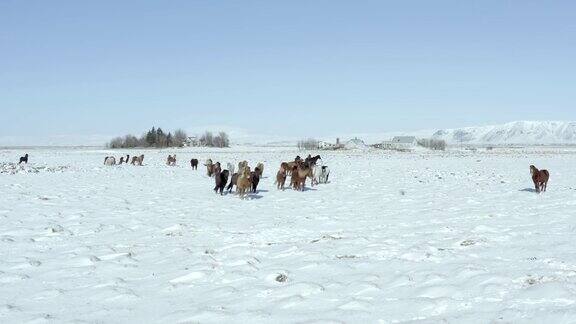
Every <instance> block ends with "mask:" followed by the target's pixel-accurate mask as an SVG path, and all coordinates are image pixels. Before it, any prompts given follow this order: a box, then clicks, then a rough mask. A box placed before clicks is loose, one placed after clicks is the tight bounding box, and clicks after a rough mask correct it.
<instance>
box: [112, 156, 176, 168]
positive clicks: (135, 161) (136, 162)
mask: <svg viewBox="0 0 576 324" xmlns="http://www.w3.org/2000/svg"><path fill="white" fill-rule="evenodd" d="M174 158H176V155H174ZM143 162H144V154H142V155H140V156H133V157H132V162H130V155H126V158H124V157H123V156H122V157H120V160H119V161H118V163H116V158H115V157H113V156H107V157H105V158H104V165H116V164H118V165H122V164H124V163H126V164H128V163H130V164H132V165H139V166H142V163H143Z"/></svg>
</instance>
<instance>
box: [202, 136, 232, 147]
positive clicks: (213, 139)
mask: <svg viewBox="0 0 576 324" xmlns="http://www.w3.org/2000/svg"><path fill="white" fill-rule="evenodd" d="M198 144H199V145H200V146H208V147H230V138H229V137H228V134H226V132H219V133H218V135H213V134H212V132H206V133H204V135H202V136H201V137H200V140H199V143H198Z"/></svg>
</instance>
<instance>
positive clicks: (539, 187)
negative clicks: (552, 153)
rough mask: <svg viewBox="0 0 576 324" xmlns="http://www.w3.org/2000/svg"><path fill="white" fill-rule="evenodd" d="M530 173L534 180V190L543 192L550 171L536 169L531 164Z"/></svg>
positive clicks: (546, 185)
mask: <svg viewBox="0 0 576 324" xmlns="http://www.w3.org/2000/svg"><path fill="white" fill-rule="evenodd" d="M530 174H532V181H534V188H536V192H542V191H544V192H545V191H546V188H547V187H548V180H549V179H550V172H548V170H538V169H537V168H536V167H535V166H533V165H531V166H530Z"/></svg>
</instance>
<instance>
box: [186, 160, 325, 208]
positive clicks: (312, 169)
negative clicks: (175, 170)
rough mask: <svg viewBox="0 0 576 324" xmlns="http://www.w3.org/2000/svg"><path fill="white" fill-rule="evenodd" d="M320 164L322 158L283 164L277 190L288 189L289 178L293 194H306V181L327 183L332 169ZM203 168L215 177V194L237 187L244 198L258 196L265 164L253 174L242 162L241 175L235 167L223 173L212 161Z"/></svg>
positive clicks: (279, 172)
mask: <svg viewBox="0 0 576 324" xmlns="http://www.w3.org/2000/svg"><path fill="white" fill-rule="evenodd" d="M318 160H321V158H320V156H319V155H317V156H315V157H312V156H310V155H309V156H308V157H307V158H306V159H302V158H301V157H300V156H297V157H296V158H295V159H294V161H292V162H282V163H281V164H280V168H279V170H278V172H277V173H276V186H277V188H278V189H279V190H284V189H285V187H286V179H287V177H288V175H289V176H290V177H291V181H290V186H291V187H292V188H293V189H294V190H299V191H304V189H305V186H306V180H307V179H310V185H311V186H314V185H316V184H320V183H328V178H329V176H330V169H329V168H328V166H325V165H318ZM197 162H198V161H197V160H194V159H193V160H191V161H190V164H191V165H192V167H193V168H194V167H195V166H196V167H197ZM204 166H205V167H206V175H207V176H209V177H214V180H215V184H216V185H215V187H214V191H215V192H216V193H220V194H221V195H222V194H223V193H224V190H227V191H228V192H229V193H231V192H232V190H233V189H234V186H236V193H237V194H238V195H239V196H240V198H245V197H246V196H247V195H248V194H249V193H256V192H257V190H258V184H259V183H260V179H261V178H262V176H263V174H264V164H263V163H258V164H257V165H256V167H255V168H254V170H252V168H251V167H250V166H249V165H248V162H247V161H242V162H239V163H238V172H234V171H235V166H234V164H232V163H228V164H227V166H226V169H224V170H223V169H222V164H221V163H220V162H216V163H214V162H213V161H212V160H211V159H208V160H207V161H206V163H204ZM228 178H230V183H229V184H228V185H227V186H226V184H227V183H228V180H229V179H228Z"/></svg>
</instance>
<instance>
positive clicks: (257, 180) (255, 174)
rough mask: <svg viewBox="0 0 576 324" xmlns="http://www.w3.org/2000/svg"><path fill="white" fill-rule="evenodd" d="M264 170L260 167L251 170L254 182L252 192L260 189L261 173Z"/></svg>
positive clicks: (251, 180)
mask: <svg viewBox="0 0 576 324" xmlns="http://www.w3.org/2000/svg"><path fill="white" fill-rule="evenodd" d="M261 174H262V172H261V171H260V169H259V168H256V169H254V171H252V172H250V182H251V183H252V188H251V189H252V192H253V193H256V191H258V184H259V183H260V175H261Z"/></svg>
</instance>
